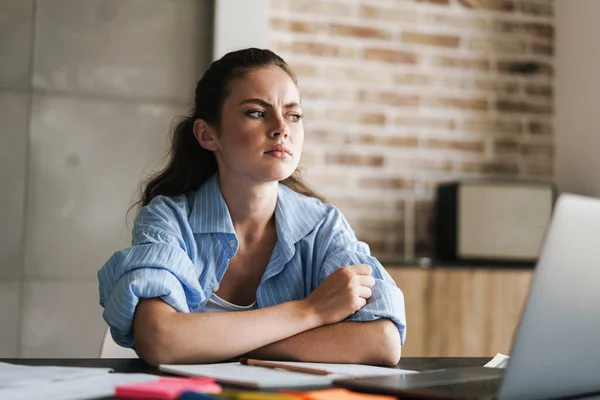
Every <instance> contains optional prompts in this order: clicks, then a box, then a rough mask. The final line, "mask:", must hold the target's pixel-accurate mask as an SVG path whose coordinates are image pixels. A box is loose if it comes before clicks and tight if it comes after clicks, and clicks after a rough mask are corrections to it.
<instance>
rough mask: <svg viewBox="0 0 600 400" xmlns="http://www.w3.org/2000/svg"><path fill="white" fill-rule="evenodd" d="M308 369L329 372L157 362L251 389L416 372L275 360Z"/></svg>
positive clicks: (163, 367)
mask: <svg viewBox="0 0 600 400" xmlns="http://www.w3.org/2000/svg"><path fill="white" fill-rule="evenodd" d="M278 363H279V364H289V365H296V366H302V367H307V368H316V369H322V370H327V371H329V372H330V374H329V375H311V374H305V373H301V372H291V371H284V370H280V369H270V368H264V367H258V366H252V365H244V364H240V363H222V364H200V365H160V366H159V369H160V370H161V371H164V372H169V373H172V374H177V375H184V376H208V377H211V378H215V379H216V380H217V382H219V383H223V384H231V385H238V386H245V387H252V388H261V389H267V388H282V387H287V388H294V387H306V386H321V385H323V386H325V385H330V384H331V383H332V382H333V380H334V379H343V378H357V377H367V376H386V375H388V376H389V375H401V374H409V373H416V371H409V370H402V369H395V368H384V367H373V366H370V365H359V364H325V363H304V362H278Z"/></svg>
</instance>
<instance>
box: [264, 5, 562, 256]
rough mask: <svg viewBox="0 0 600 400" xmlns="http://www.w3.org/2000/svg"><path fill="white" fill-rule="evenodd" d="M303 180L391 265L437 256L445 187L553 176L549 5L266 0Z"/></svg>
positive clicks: (551, 64) (551, 67)
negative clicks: (287, 80)
mask: <svg viewBox="0 0 600 400" xmlns="http://www.w3.org/2000/svg"><path fill="white" fill-rule="evenodd" d="M269 14H270V32H269V33H270V36H269V44H270V47H271V48H272V49H273V50H274V51H276V52H277V53H278V54H280V55H281V56H282V57H283V58H284V59H285V60H286V61H287V62H288V63H290V65H291V66H292V67H293V68H294V69H295V71H296V73H297V75H298V79H299V84H300V90H301V93H302V96H303V97H302V101H303V108H304V112H305V116H306V119H305V129H306V140H305V143H306V144H305V150H304V155H303V159H302V165H303V166H304V169H305V173H306V177H307V179H308V181H309V183H311V184H312V185H313V186H314V187H315V188H316V189H318V190H319V191H320V192H321V193H322V194H324V195H325V196H326V197H327V198H328V199H329V200H330V202H331V203H333V204H335V205H336V206H338V207H340V208H341V209H342V211H343V212H344V214H345V215H346V216H347V218H348V219H349V221H350V223H351V224H352V225H353V227H354V229H355V231H356V233H357V235H358V236H359V238H360V239H362V240H364V241H366V242H367V243H369V245H370V246H371V249H372V251H373V253H374V254H375V255H377V256H379V257H380V258H382V259H395V260H396V259H402V258H403V259H406V260H411V259H414V258H418V257H422V256H429V255H431V254H432V244H433V237H432V232H431V230H432V229H431V226H432V205H433V203H432V201H433V198H434V188H435V186H436V184H437V183H438V182H442V181H448V180H452V179H456V178H480V177H493V178H510V179H513V178H515V179H533V180H548V179H551V178H552V173H553V171H552V164H553V140H552V136H553V131H552V114H553V111H552V105H553V103H552V95H553V88H552V76H553V41H554V40H553V37H554V29H553V3H552V1H551V0H321V1H319V0H271V3H270V11H269Z"/></svg>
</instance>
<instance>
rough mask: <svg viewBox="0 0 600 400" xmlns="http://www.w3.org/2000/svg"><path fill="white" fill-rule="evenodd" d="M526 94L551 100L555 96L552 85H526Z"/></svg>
mask: <svg viewBox="0 0 600 400" xmlns="http://www.w3.org/2000/svg"><path fill="white" fill-rule="evenodd" d="M525 93H527V94H528V95H530V96H541V97H549V98H552V96H553V90H552V85H549V84H538V83H528V84H527V85H525Z"/></svg>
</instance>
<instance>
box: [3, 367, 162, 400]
mask: <svg viewBox="0 0 600 400" xmlns="http://www.w3.org/2000/svg"><path fill="white" fill-rule="evenodd" d="M159 378H160V377H159V376H156V375H149V374H117V373H105V374H103V375H96V376H89V377H87V378H81V379H71V380H66V381H61V382H52V383H45V384H39V385H37V384H36V385H31V386H26V387H23V386H22V387H11V388H5V389H0V399H11V400H30V399H43V400H88V399H98V398H102V397H112V396H113V395H114V392H115V387H116V386H117V385H124V384H128V383H139V382H150V381H155V380H158V379H159Z"/></svg>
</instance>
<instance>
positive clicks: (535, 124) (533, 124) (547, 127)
mask: <svg viewBox="0 0 600 400" xmlns="http://www.w3.org/2000/svg"><path fill="white" fill-rule="evenodd" d="M529 133H531V134H532V135H552V134H553V133H554V129H553V127H552V124H551V123H545V122H541V121H530V122H529Z"/></svg>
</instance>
